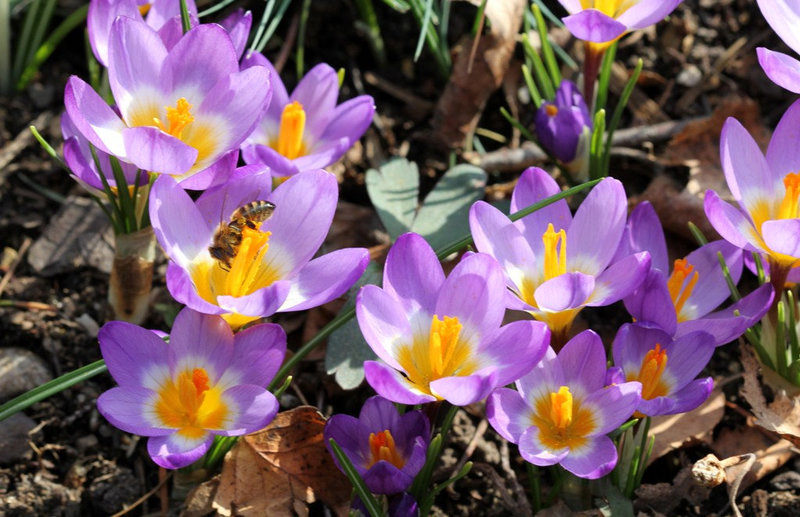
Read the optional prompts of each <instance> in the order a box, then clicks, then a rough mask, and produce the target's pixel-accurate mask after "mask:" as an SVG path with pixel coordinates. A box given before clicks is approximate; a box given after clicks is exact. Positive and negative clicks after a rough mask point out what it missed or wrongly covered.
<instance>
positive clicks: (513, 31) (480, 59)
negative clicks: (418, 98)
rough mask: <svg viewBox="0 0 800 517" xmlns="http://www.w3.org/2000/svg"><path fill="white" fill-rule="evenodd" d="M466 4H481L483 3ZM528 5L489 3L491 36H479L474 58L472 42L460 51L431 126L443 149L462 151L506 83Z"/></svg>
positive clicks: (522, 1) (516, 0) (509, 0)
mask: <svg viewBox="0 0 800 517" xmlns="http://www.w3.org/2000/svg"><path fill="white" fill-rule="evenodd" d="M465 1H467V2H469V3H471V4H473V5H476V6H477V5H480V4H481V0H465ZM526 5H527V2H526V0H488V1H487V2H486V9H485V11H484V13H485V14H486V17H487V18H488V19H489V21H490V22H491V26H492V29H491V32H490V33H489V34H479V35H478V37H479V38H480V41H479V42H478V45H477V49H476V50H475V52H474V54H473V52H472V48H473V45H472V44H471V43H472V42H471V41H466V42H464V41H462V42H461V44H460V45H459V46H458V47H457V49H456V51H457V52H458V55H457V56H456V58H455V60H454V62H453V70H452V72H451V74H450V81H449V82H448V83H447V87H446V88H445V90H444V93H443V94H442V96H441V98H440V99H439V102H438V104H437V105H436V110H435V112H434V114H433V120H432V122H431V124H432V126H433V131H434V138H435V139H436V140H437V141H439V142H440V143H441V144H442V145H445V146H447V147H458V146H460V145H462V144H463V143H464V139H465V138H466V136H467V135H468V134H470V133H471V132H472V131H473V130H474V129H475V127H476V126H477V124H478V119H480V115H481V112H482V111H483V108H484V106H485V105H486V101H487V100H488V98H489V96H490V95H491V94H492V93H493V92H494V91H495V90H496V89H497V88H499V87H500V85H501V84H502V83H503V78H504V77H505V75H506V72H507V71H508V63H509V60H510V59H511V56H512V55H513V53H514V47H515V46H516V38H517V33H518V32H519V29H520V27H521V26H522V16H523V14H524V13H525V7H526Z"/></svg>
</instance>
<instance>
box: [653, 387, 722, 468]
mask: <svg viewBox="0 0 800 517" xmlns="http://www.w3.org/2000/svg"><path fill="white" fill-rule="evenodd" d="M724 414H725V394H724V393H723V392H722V389H721V388H720V387H719V386H717V387H715V388H714V391H712V392H711V395H710V396H709V397H708V399H707V400H706V401H705V402H704V403H703V404H702V405H701V406H700V407H698V408H697V409H695V410H694V411H690V412H688V413H680V414H678V415H667V416H657V417H653V418H652V423H651V427H650V434H651V435H653V436H655V438H656V441H655V444H654V446H653V453H652V454H651V455H650V459H649V460H648V465H649V464H651V463H653V462H654V461H655V460H657V459H658V458H660V457H661V456H663V455H665V454H667V453H668V452H670V451H673V450H675V449H679V448H680V447H682V446H684V445H685V444H687V442H692V441H703V442H708V441H710V440H709V439H710V438H711V433H712V432H713V431H714V428H715V427H716V426H717V424H718V423H719V422H720V420H722V416H723V415H724Z"/></svg>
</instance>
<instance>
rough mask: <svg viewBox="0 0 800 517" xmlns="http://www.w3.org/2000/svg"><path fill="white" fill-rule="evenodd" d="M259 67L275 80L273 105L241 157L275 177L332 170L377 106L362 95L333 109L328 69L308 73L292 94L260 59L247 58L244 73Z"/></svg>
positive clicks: (334, 81) (335, 91) (334, 91)
mask: <svg viewBox="0 0 800 517" xmlns="http://www.w3.org/2000/svg"><path fill="white" fill-rule="evenodd" d="M250 66H262V67H265V68H267V69H268V70H269V71H270V73H271V77H272V78H273V82H272V87H273V96H272V102H270V103H269V105H268V106H267V107H266V110H265V112H264V116H263V118H262V119H261V122H260V123H259V124H258V126H257V127H256V128H255V129H254V130H253V131H252V133H250V135H249V136H248V137H247V140H245V141H244V143H243V144H242V158H244V161H245V162H246V163H249V164H264V165H266V166H267V167H269V168H270V169H271V170H272V175H273V176H276V177H278V178H282V177H287V176H294V175H295V174H297V173H299V172H301V171H305V170H309V169H320V168H324V167H327V166H328V165H331V164H332V163H334V162H335V161H336V160H338V159H339V158H341V156H342V155H343V154H344V153H345V151H347V150H348V149H349V148H350V147H351V146H352V145H353V143H354V142H355V141H356V140H358V139H359V138H361V135H363V134H364V132H365V131H366V130H367V128H368V127H369V125H370V124H371V123H372V116H373V114H374V113H375V102H374V101H373V100H372V97H370V96H369V95H360V96H358V97H355V98H353V99H350V100H348V101H345V102H343V103H342V104H339V105H338V106H337V104H336V100H337V98H338V97H339V78H338V76H337V74H336V71H335V70H334V69H333V68H331V67H330V66H328V65H326V64H319V65H317V66H315V67H314V68H312V69H311V70H310V71H309V72H308V73H307V74H306V75H305V76H304V77H303V78H302V79H301V80H300V82H299V83H298V84H297V87H296V88H295V89H294V91H293V92H292V94H291V95H289V94H288V93H287V91H286V87H285V86H284V85H283V83H282V82H281V80H280V78H279V75H278V73H277V72H276V71H275V69H274V68H273V66H272V64H271V63H270V62H269V61H268V60H267V59H266V58H265V57H264V56H262V55H261V54H259V53H257V52H253V53H250V54H248V55H247V56H245V59H244V60H243V62H242V68H243V69H246V68H247V67H250Z"/></svg>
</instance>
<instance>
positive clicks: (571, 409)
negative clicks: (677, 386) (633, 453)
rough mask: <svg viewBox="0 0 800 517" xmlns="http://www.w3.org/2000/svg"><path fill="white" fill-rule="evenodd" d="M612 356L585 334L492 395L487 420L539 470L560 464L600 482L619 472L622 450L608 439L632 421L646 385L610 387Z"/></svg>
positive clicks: (588, 332)
mask: <svg viewBox="0 0 800 517" xmlns="http://www.w3.org/2000/svg"><path fill="white" fill-rule="evenodd" d="M605 378H606V354H605V350H604V348H603V343H602V341H601V340H600V337H599V336H598V335H597V334H595V333H594V332H593V331H591V330H585V331H583V332H581V333H580V334H578V335H577V336H575V337H574V338H572V339H571V340H570V341H569V342H568V343H567V344H566V345H565V346H564V348H563V349H562V350H561V351H560V352H559V353H558V354H557V355H556V353H555V352H554V351H553V349H552V348H549V349H548V350H547V353H546V354H545V357H544V359H543V360H542V361H541V362H540V363H539V364H537V365H536V367H535V368H534V369H533V370H532V371H531V372H530V373H529V374H527V375H525V376H523V377H522V378H521V379H519V380H518V381H517V382H516V388H517V389H516V390H512V389H508V388H500V389H497V390H495V391H494V393H492V394H491V395H490V396H489V400H488V401H487V404H486V416H487V418H488V419H489V423H490V424H492V427H494V429H495V430H496V431H497V432H498V433H499V434H500V436H502V437H503V438H505V439H506V440H508V441H509V442H512V443H516V444H517V445H519V452H520V455H521V456H522V457H523V458H524V459H525V461H528V462H530V463H533V464H534V465H538V466H542V467H544V466H550V465H555V464H556V463H560V464H561V466H562V467H564V468H565V469H567V470H568V471H570V472H572V473H573V474H575V475H576V476H578V477H582V478H588V479H597V478H600V477H602V476H604V475H606V474H608V473H609V472H611V470H612V469H613V468H614V465H616V463H617V448H616V447H615V446H614V442H612V441H611V439H610V438H609V437H608V436H606V434H608V433H610V432H611V431H613V430H614V429H616V428H617V427H619V426H620V425H621V424H622V423H623V422H625V421H626V420H627V419H628V418H630V417H631V415H632V414H633V412H634V410H635V409H636V407H637V406H638V405H639V401H640V398H641V397H640V395H641V391H642V385H641V384H639V383H638V382H623V383H621V384H614V385H611V386H606V384H605Z"/></svg>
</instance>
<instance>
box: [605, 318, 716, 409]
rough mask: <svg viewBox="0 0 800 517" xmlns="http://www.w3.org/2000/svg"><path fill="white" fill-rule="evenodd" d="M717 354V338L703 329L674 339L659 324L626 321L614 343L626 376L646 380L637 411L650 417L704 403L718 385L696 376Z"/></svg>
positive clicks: (616, 363) (614, 353)
mask: <svg viewBox="0 0 800 517" xmlns="http://www.w3.org/2000/svg"><path fill="white" fill-rule="evenodd" d="M713 353H714V337H713V336H712V335H711V334H708V333H706V332H703V331H695V332H690V333H688V334H685V335H683V336H681V337H679V338H677V339H675V340H674V341H673V340H672V338H671V337H670V336H669V334H667V333H666V332H664V331H663V330H661V329H659V328H657V327H651V326H644V325H640V324H638V323H637V324H630V323H626V324H625V325H623V326H622V327H620V329H619V331H618V332H617V336H616V337H615V338H614V344H613V345H612V355H613V356H614V364H615V365H616V366H619V367H620V368H622V370H623V371H624V372H625V379H626V380H628V381H638V382H640V383H642V400H641V402H640V403H639V405H638V407H637V408H636V410H637V411H638V412H639V413H641V414H643V415H647V416H655V415H674V414H676V413H685V412H687V411H691V410H693V409H694V408H696V407H697V406H699V405H700V404H702V403H703V402H704V401H705V400H706V399H707V398H708V395H709V394H710V393H711V390H712V389H713V388H714V381H713V380H712V379H711V377H706V378H702V379H695V377H697V375H698V374H699V373H700V371H701V370H702V369H703V368H705V366H706V364H707V363H708V361H709V359H711V355H712V354H713Z"/></svg>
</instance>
